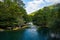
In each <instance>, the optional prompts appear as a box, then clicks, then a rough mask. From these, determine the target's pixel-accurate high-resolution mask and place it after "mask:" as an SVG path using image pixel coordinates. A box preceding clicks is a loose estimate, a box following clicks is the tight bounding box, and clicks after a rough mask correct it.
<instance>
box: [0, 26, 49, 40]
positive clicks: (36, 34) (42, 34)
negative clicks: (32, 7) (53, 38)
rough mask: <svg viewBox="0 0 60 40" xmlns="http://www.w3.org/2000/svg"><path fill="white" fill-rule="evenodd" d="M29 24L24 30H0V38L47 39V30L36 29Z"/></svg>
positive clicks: (3, 39)
mask: <svg viewBox="0 0 60 40" xmlns="http://www.w3.org/2000/svg"><path fill="white" fill-rule="evenodd" d="M30 26H31V28H28V29H24V30H19V31H8V32H7V31H5V32H0V40H49V33H48V30H45V29H44V30H37V29H36V27H35V26H34V25H29V27H30Z"/></svg>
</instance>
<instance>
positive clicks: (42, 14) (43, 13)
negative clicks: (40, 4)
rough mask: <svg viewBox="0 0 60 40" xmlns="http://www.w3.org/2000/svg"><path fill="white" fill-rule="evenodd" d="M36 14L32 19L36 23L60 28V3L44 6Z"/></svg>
mask: <svg viewBox="0 0 60 40" xmlns="http://www.w3.org/2000/svg"><path fill="white" fill-rule="evenodd" d="M34 14H35V15H34V16H33V20H32V21H33V23H34V24H35V25H38V26H41V27H49V28H52V29H55V30H56V29H60V4H56V5H52V6H48V7H44V8H43V9H40V10H38V11H36V12H34Z"/></svg>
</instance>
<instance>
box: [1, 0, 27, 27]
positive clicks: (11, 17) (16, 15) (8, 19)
mask: <svg viewBox="0 0 60 40" xmlns="http://www.w3.org/2000/svg"><path fill="white" fill-rule="evenodd" d="M20 1H21V0H20ZM20 5H24V4H23V3H22V2H21V4H20ZM23 16H24V17H25V16H27V13H26V10H25V9H24V6H19V5H18V3H16V2H15V0H14V1H13V2H12V1H11V0H4V2H0V27H1V28H3V27H4V28H6V27H16V26H20V25H23V24H24V21H26V20H25V18H26V19H27V17H25V18H24V17H23Z"/></svg>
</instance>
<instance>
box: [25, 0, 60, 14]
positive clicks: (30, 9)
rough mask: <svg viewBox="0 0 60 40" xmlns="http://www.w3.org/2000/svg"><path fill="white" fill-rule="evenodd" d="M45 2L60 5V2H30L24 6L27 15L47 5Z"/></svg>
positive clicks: (39, 0) (57, 0) (51, 0)
mask: <svg viewBox="0 0 60 40" xmlns="http://www.w3.org/2000/svg"><path fill="white" fill-rule="evenodd" d="M27 1H28V0H27ZM46 2H47V3H51V4H55V3H60V0H32V1H30V2H28V3H27V4H26V5H27V6H26V10H27V13H31V12H34V11H36V10H38V9H40V8H42V7H44V6H46V5H47V4H46Z"/></svg>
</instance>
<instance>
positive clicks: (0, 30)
mask: <svg viewBox="0 0 60 40" xmlns="http://www.w3.org/2000/svg"><path fill="white" fill-rule="evenodd" d="M26 28H28V26H27V25H25V26H23V27H14V28H12V29H11V27H8V28H7V29H2V28H0V32H2V31H17V30H22V29H26Z"/></svg>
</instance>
